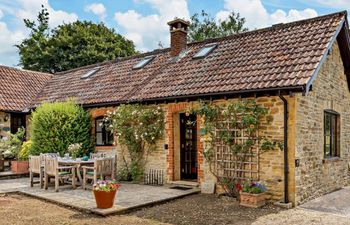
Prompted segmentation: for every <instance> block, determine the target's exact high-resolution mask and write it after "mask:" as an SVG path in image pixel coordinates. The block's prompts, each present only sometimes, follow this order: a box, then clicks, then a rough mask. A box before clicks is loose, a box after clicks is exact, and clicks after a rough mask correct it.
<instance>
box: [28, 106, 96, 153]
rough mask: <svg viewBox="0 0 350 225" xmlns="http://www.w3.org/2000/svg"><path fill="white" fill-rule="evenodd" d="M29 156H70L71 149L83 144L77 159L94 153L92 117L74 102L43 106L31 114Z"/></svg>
mask: <svg viewBox="0 0 350 225" xmlns="http://www.w3.org/2000/svg"><path fill="white" fill-rule="evenodd" d="M31 140H32V146H31V148H30V154H32V155H39V154H40V153H56V152H59V153H60V154H61V155H64V153H67V151H68V146H69V145H71V144H75V143H81V144H82V148H81V150H80V152H79V153H78V154H77V156H84V155H89V153H90V152H92V150H93V149H92V147H93V146H92V138H91V118H90V114H89V113H88V112H86V111H85V110H84V109H83V108H82V107H81V106H79V105H76V104H75V103H74V101H71V100H69V101H67V102H56V103H43V104H42V105H40V106H39V107H38V108H37V109H36V110H35V111H34V112H33V114H32V124H31Z"/></svg>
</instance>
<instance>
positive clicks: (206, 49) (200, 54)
mask: <svg viewBox="0 0 350 225" xmlns="http://www.w3.org/2000/svg"><path fill="white" fill-rule="evenodd" d="M217 46H218V44H216V43H212V44H207V45H205V46H204V47H203V48H202V49H201V50H199V52H197V53H196V54H195V55H194V56H193V58H194V59H199V58H204V57H206V56H207V55H209V53H211V52H212V51H213V50H214V49H215V48H216V47H217Z"/></svg>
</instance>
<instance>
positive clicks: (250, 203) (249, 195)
mask: <svg viewBox="0 0 350 225" xmlns="http://www.w3.org/2000/svg"><path fill="white" fill-rule="evenodd" d="M266 191H267V189H266V187H265V185H263V184H261V183H259V182H246V183H244V184H243V186H241V188H240V203H239V205H241V206H246V207H252V208H258V207H261V206H264V205H265V204H266Z"/></svg>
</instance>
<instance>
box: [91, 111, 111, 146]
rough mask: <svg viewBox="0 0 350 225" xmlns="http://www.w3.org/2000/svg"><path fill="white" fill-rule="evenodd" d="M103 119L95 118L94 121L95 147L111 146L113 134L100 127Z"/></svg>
mask: <svg viewBox="0 0 350 225" xmlns="http://www.w3.org/2000/svg"><path fill="white" fill-rule="evenodd" d="M102 124H103V117H99V118H96V120H95V140H96V146H108V145H113V134H112V133H111V132H109V131H106V129H105V128H104V127H103V126H102Z"/></svg>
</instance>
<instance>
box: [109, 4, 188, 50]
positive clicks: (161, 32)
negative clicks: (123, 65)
mask: <svg viewBox="0 0 350 225" xmlns="http://www.w3.org/2000/svg"><path fill="white" fill-rule="evenodd" d="M136 3H138V4H142V3H146V4H149V5H150V7H151V8H153V9H154V10H155V11H156V13H154V14H150V15H142V14H141V13H139V12H136V11H135V10H128V11H126V12H116V13H115V14H114V20H115V21H116V22H117V24H118V25H119V26H120V27H122V28H123V29H124V31H125V36H126V37H127V38H128V39H130V40H132V41H133V42H134V43H135V45H136V47H137V49H138V50H141V51H150V50H153V49H155V48H158V43H159V41H160V42H162V44H163V45H164V46H169V41H170V37H169V28H168V25H167V22H169V21H170V20H172V19H174V18H175V17H179V18H184V19H189V18H190V13H189V10H188V5H187V0H168V1H164V0H137V1H136Z"/></svg>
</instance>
